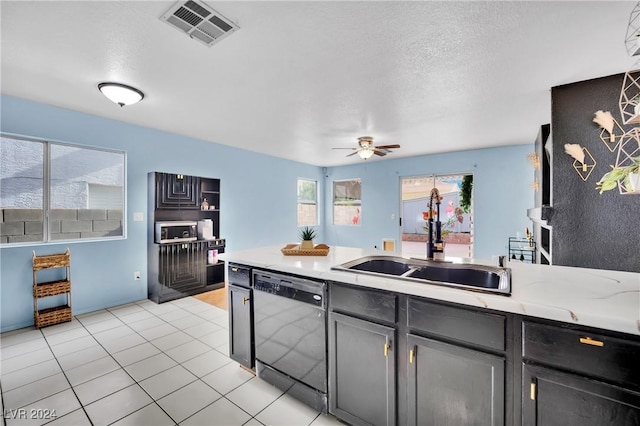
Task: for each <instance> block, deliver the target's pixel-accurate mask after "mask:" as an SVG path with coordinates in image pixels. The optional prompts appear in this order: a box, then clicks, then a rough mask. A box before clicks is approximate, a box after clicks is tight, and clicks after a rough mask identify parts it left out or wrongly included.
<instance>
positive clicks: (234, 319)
mask: <svg viewBox="0 0 640 426" xmlns="http://www.w3.org/2000/svg"><path fill="white" fill-rule="evenodd" d="M252 306H253V300H251V290H250V289H248V288H242V287H238V286H235V285H233V284H229V356H230V357H231V359H233V360H235V361H237V362H239V363H240V364H242V365H244V366H245V367H249V368H253V365H254V347H253V309H252Z"/></svg>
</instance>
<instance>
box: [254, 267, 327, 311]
mask: <svg viewBox="0 0 640 426" xmlns="http://www.w3.org/2000/svg"><path fill="white" fill-rule="evenodd" d="M253 288H254V290H255V291H261V292H264V293H269V294H273V295H276V296H280V297H285V298H287V299H293V300H297V301H299V302H303V303H308V304H311V305H315V306H319V307H322V308H324V307H325V304H324V300H325V289H326V285H325V283H324V282H322V281H312V280H306V279H302V278H297V277H291V276H287V275H280V274H270V273H266V272H262V271H254V275H253Z"/></svg>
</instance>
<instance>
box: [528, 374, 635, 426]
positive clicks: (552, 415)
mask: <svg viewBox="0 0 640 426" xmlns="http://www.w3.org/2000/svg"><path fill="white" fill-rule="evenodd" d="M522 384H523V390H522V424H523V425H524V426H529V425H537V426H543V425H549V426H552V425H563V426H602V425H620V426H623V425H625V426H626V425H640V393H637V392H633V391H630V390H626V389H623V388H621V387H617V386H613V385H609V384H607V383H603V382H599V381H596V380H591V379H587V378H585V377H582V376H578V375H574V374H568V373H562V372H560V371H557V370H554V369H551V368H545V367H539V366H534V365H528V364H525V365H524V368H523V380H522Z"/></svg>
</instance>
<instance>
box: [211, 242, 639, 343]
mask: <svg viewBox="0 0 640 426" xmlns="http://www.w3.org/2000/svg"><path fill="white" fill-rule="evenodd" d="M281 248H282V247H279V246H273V247H261V248H256V249H251V250H244V251H237V252H229V253H224V254H221V255H219V257H220V259H222V260H225V261H229V262H236V263H240V264H244V265H248V266H253V267H258V268H265V269H270V270H273V271H280V272H285V273H291V274H297V275H302V276H306V277H311V278H318V279H322V280H327V281H337V282H343V283H347V284H353V285H359V286H363V287H369V288H375V289H381V290H389V291H394V292H398V293H405V294H410V295H415V296H423V297H428V298H432V299H436V300H442V301H447V302H454V303H460V304H463V305H469V306H478V307H483V308H488V309H494V310H497V311H503V312H511V313H515V314H521V315H527V316H531V317H537V318H545V319H549V320H556V321H563V322H567V323H571V324H579V325H584V326H591V327H598V328H603V329H606V330H612V331H619V332H623V333H630V334H635V335H640V274H638V273H633V272H620V271H608V270H602V269H586V268H573V267H567V266H549V265H531V264H526V263H521V262H514V261H512V262H508V263H507V266H508V267H509V268H511V288H512V290H511V296H509V297H507V296H503V295H494V294H487V293H480V292H476V291H467V290H462V289H459V288H447V287H443V286H439V285H430V284H421V283H414V282H409V281H403V280H399V279H394V278H392V277H389V278H386V277H377V276H372V275H366V274H357V273H352V272H345V271H335V270H332V269H331V267H332V266H336V265H339V264H342V263H345V262H348V261H350V260H354V259H357V258H360V257H363V256H370V255H393V253H390V252H383V251H379V250H365V249H359V248H351V247H331V249H330V251H329V254H328V255H327V256H285V255H283V254H282V253H281V252H280V249H281ZM451 260H453V261H462V262H465V263H477V264H487V265H491V263H490V262H483V261H480V260H470V259H451Z"/></svg>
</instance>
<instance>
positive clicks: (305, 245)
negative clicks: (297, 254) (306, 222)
mask: <svg viewBox="0 0 640 426" xmlns="http://www.w3.org/2000/svg"><path fill="white" fill-rule="evenodd" d="M299 236H300V239H301V240H302V242H301V243H300V249H301V250H312V249H313V247H314V246H313V239H314V238H315V237H316V230H315V229H313V228H312V227H310V226H305V227H304V228H302V229H301V230H300V232H299Z"/></svg>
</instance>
